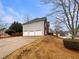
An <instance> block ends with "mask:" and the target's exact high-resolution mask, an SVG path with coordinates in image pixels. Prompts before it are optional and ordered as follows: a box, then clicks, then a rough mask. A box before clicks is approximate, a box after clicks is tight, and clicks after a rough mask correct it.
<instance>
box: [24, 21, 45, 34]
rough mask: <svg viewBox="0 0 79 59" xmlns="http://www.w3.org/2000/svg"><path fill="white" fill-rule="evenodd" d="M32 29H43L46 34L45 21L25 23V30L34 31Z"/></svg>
mask: <svg viewBox="0 0 79 59" xmlns="http://www.w3.org/2000/svg"><path fill="white" fill-rule="evenodd" d="M32 31H42V35H44V21H39V22H34V23H30V24H25V25H23V32H32Z"/></svg>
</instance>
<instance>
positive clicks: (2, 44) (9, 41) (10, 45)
mask: <svg viewBox="0 0 79 59" xmlns="http://www.w3.org/2000/svg"><path fill="white" fill-rule="evenodd" d="M34 40H36V39H35V38H32V37H13V38H6V39H0V59H3V58H4V57H5V56H7V55H9V54H10V53H12V52H13V51H15V50H16V49H18V48H20V47H22V46H24V45H26V44H29V43H31V42H33V41H34Z"/></svg>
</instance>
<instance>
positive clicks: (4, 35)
mask: <svg viewBox="0 0 79 59" xmlns="http://www.w3.org/2000/svg"><path fill="white" fill-rule="evenodd" d="M5 31H6V29H5V28H2V29H0V38H2V37H8V36H9V35H8V34H6V33H5Z"/></svg>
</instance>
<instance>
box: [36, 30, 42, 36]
mask: <svg viewBox="0 0 79 59" xmlns="http://www.w3.org/2000/svg"><path fill="white" fill-rule="evenodd" d="M40 35H43V34H42V31H35V36H40Z"/></svg>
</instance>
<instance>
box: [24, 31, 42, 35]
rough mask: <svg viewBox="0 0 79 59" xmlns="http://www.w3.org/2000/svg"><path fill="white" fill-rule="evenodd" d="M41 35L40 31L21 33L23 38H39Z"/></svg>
mask: <svg viewBox="0 0 79 59" xmlns="http://www.w3.org/2000/svg"><path fill="white" fill-rule="evenodd" d="M41 35H43V33H42V31H34V32H30V31H29V32H23V36H41Z"/></svg>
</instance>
